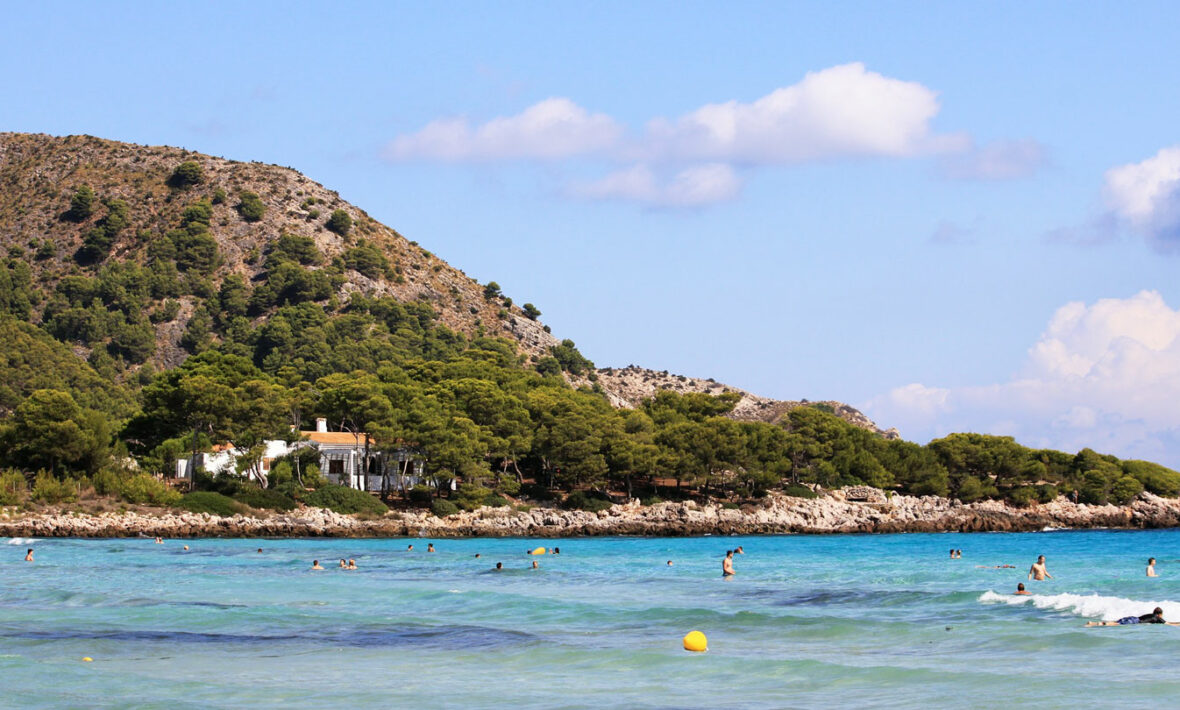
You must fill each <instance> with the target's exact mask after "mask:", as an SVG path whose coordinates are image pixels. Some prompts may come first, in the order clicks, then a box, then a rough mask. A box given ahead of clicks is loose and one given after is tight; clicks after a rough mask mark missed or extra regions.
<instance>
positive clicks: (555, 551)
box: [551, 547, 561, 555]
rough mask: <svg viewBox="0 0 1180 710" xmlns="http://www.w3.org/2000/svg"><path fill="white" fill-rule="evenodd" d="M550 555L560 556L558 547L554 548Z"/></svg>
mask: <svg viewBox="0 0 1180 710" xmlns="http://www.w3.org/2000/svg"><path fill="white" fill-rule="evenodd" d="M551 553H552V554H554V555H560V554H561V548H560V547H555V548H553V550H552V551H551Z"/></svg>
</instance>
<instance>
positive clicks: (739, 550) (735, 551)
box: [734, 545, 746, 555]
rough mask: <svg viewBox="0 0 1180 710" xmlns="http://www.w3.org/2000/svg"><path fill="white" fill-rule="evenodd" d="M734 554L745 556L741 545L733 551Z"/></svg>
mask: <svg viewBox="0 0 1180 710" xmlns="http://www.w3.org/2000/svg"><path fill="white" fill-rule="evenodd" d="M734 553H735V554H738V555H744V554H746V550H745V549H744V548H743V547H742V546H741V545H738V546H737V549H735V550H734Z"/></svg>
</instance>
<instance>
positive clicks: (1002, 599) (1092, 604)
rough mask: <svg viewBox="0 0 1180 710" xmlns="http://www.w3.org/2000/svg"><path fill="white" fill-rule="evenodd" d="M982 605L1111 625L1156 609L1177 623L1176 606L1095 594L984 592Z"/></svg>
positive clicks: (1179, 606)
mask: <svg viewBox="0 0 1180 710" xmlns="http://www.w3.org/2000/svg"><path fill="white" fill-rule="evenodd" d="M979 601H981V602H984V603H986V604H1000V603H1002V604H1010V605H1012V606H1020V605H1021V604H1032V605H1033V606H1035V607H1036V608H1038V609H1053V610H1054V611H1068V612H1070V613H1073V614H1077V615H1078V616H1084V617H1087V618H1091V619H1101V620H1103V621H1115V620H1116V619H1121V618H1123V617H1124V616H1140V615H1141V614H1147V613H1150V612H1151V610H1152V609H1154V608H1156V607H1157V606H1158V607H1160V608H1161V609H1163V610H1164V618H1165V619H1168V620H1175V621H1180V602H1174V601H1168V600H1166V599H1165V600H1164V601H1140V600H1138V599H1124V598H1123V597H1103V596H1099V595H1098V594H996V593H995V592H993V591H991V590H988V591H986V592H984V593H983V594H981V595H980V596H979Z"/></svg>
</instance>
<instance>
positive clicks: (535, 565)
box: [533, 560, 541, 569]
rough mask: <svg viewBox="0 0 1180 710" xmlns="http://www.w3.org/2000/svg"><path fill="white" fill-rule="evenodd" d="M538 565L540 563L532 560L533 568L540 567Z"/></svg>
mask: <svg viewBox="0 0 1180 710" xmlns="http://www.w3.org/2000/svg"><path fill="white" fill-rule="evenodd" d="M540 567H541V565H539V564H537V561H536V560H533V569H540Z"/></svg>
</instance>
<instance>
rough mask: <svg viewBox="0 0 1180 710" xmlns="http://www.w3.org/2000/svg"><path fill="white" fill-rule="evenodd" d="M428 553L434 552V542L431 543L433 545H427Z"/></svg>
mask: <svg viewBox="0 0 1180 710" xmlns="http://www.w3.org/2000/svg"><path fill="white" fill-rule="evenodd" d="M426 551H427V552H434V543H433V542H431V543H427V545H426Z"/></svg>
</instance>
